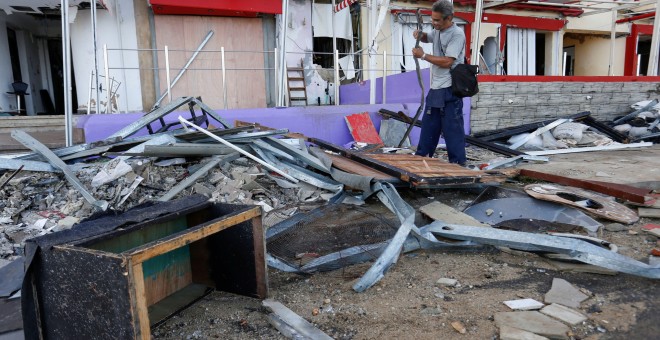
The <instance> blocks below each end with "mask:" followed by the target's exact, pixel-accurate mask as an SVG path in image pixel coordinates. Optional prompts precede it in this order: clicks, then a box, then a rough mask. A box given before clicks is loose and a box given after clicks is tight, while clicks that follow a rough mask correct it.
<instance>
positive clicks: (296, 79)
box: [286, 59, 307, 106]
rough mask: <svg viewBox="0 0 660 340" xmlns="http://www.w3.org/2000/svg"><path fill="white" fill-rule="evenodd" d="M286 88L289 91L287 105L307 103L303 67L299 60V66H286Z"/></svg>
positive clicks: (303, 104) (304, 104)
mask: <svg viewBox="0 0 660 340" xmlns="http://www.w3.org/2000/svg"><path fill="white" fill-rule="evenodd" d="M286 79H287V89H288V91H289V106H306V105H307V88H306V87H305V68H304V67H303V61H302V59H301V60H300V67H287V68H286Z"/></svg>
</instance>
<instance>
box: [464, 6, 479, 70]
mask: <svg viewBox="0 0 660 340" xmlns="http://www.w3.org/2000/svg"><path fill="white" fill-rule="evenodd" d="M483 8H484V1H483V0H477V4H476V8H475V10H474V24H473V25H472V29H473V30H474V33H472V36H473V37H474V38H473V40H472V55H471V58H470V64H472V65H479V31H480V30H481V14H482V12H483ZM461 61H462V60H461Z"/></svg>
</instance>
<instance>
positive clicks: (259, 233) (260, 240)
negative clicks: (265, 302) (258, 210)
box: [252, 216, 268, 299]
mask: <svg viewBox="0 0 660 340" xmlns="http://www.w3.org/2000/svg"><path fill="white" fill-rule="evenodd" d="M252 237H253V238H254V267H255V274H256V275H255V276H256V279H257V282H256V284H257V297H258V298H260V299H265V298H267V297H268V269H267V267H266V266H267V264H266V232H265V230H264V227H263V225H262V224H261V216H259V217H253V218H252Z"/></svg>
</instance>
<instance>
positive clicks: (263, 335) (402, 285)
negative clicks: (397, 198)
mask: <svg viewBox="0 0 660 340" xmlns="http://www.w3.org/2000/svg"><path fill="white" fill-rule="evenodd" d="M524 167H528V168H533V169H537V170H541V171H546V172H551V173H555V174H559V175H564V176H569V177H575V178H584V179H595V180H601V181H610V182H621V183H638V182H651V185H653V183H655V185H657V183H658V182H660V146H659V145H656V146H654V147H652V148H645V149H639V150H625V151H607V152H591V153H580V154H567V155H561V156H553V157H552V158H551V162H550V163H547V164H542V165H524ZM526 183H528V182H526ZM526 183H520V182H516V181H513V182H511V183H507V184H505V186H507V187H508V188H517V189H520V188H522V185H523V184H526ZM648 184H649V183H647V185H648ZM478 192H479V190H464V189H448V190H434V191H405V192H402V196H403V197H404V199H406V200H407V201H408V202H409V203H410V204H411V205H413V206H414V207H416V208H418V207H420V206H422V205H424V204H427V203H429V202H431V201H432V200H437V201H440V202H442V203H445V204H447V205H450V206H453V207H455V208H457V209H459V210H462V209H463V208H465V206H466V205H467V204H468V203H469V202H470V201H471V200H473V199H474V198H475V197H476V196H477V194H478ZM368 203H369V207H371V208H372V209H374V210H375V211H383V207H382V205H380V203H378V201H377V200H375V199H374V200H373V201H369V202H368ZM429 222H430V220H428V219H426V218H425V217H423V216H421V215H420V214H419V213H418V216H417V221H416V223H417V225H419V226H422V225H424V224H425V223H429ZM601 222H602V223H604V224H608V223H610V222H609V221H605V220H601ZM648 223H656V224H657V223H660V220H658V219H648V218H642V219H641V220H640V221H639V222H637V223H635V224H633V225H631V226H629V229H628V230H623V231H617V232H611V231H602V232H601V233H600V234H599V235H598V236H599V237H600V238H601V239H604V240H607V241H610V242H613V243H615V244H616V245H618V247H619V252H620V253H622V254H624V255H626V256H629V257H632V258H634V259H636V260H639V261H642V262H645V263H646V262H647V261H648V256H649V255H648V254H649V252H650V250H651V249H652V248H654V247H658V246H659V245H658V243H657V242H658V241H657V239H656V238H655V237H653V236H649V235H648V234H647V233H645V232H642V231H641V226H643V225H645V224H648ZM370 265H371V263H365V264H360V265H354V266H350V267H346V268H343V269H339V270H336V271H332V272H326V273H319V274H315V275H311V276H300V275H295V274H287V273H284V272H280V271H277V270H273V269H269V272H268V275H269V285H270V297H271V298H273V299H276V300H278V301H280V302H281V303H283V304H284V305H286V306H287V307H289V308H290V309H291V310H293V311H294V312H296V313H297V314H299V315H300V316H302V317H303V318H305V319H306V320H308V321H310V322H311V323H313V324H314V325H316V326H317V327H318V328H319V329H321V330H322V331H324V332H325V333H327V334H328V335H330V336H331V337H333V338H335V339H460V338H464V339H497V338H498V334H499V332H498V328H497V327H496V325H495V322H494V321H493V315H494V314H495V313H497V312H506V311H510V310H509V308H508V307H507V306H505V305H504V304H503V301H506V300H513V299H520V298H533V299H536V300H538V301H543V297H544V295H545V293H546V292H547V291H548V290H549V289H550V287H551V284H552V280H553V278H562V279H565V280H567V281H568V282H570V283H572V284H573V285H575V286H576V287H578V288H583V289H585V290H586V291H588V292H589V293H590V298H589V299H587V300H586V301H584V302H583V303H582V305H581V308H580V311H581V312H582V313H583V314H585V315H586V316H587V317H588V320H587V321H585V322H583V323H581V324H578V325H577V326H573V327H571V332H570V336H571V338H573V339H655V338H657V336H658V334H660V320H659V319H658V315H660V303H659V302H660V294H659V293H660V289H659V288H660V287H659V285H658V281H657V280H651V279H646V278H641V277H636V276H632V275H627V274H617V275H603V274H592V273H576V272H562V271H558V270H557V269H556V267H554V266H553V265H551V264H549V263H548V262H547V261H546V260H545V259H544V258H542V257H539V256H537V255H535V254H531V253H523V252H504V251H499V250H495V249H492V250H490V251H476V252H475V251H471V252H455V253H440V252H427V251H417V252H413V253H408V254H404V255H402V256H401V257H400V258H399V261H398V262H397V263H396V264H395V265H394V266H393V267H392V268H391V269H390V270H389V272H387V273H386V275H385V277H384V278H383V279H382V280H381V281H380V282H379V283H378V284H376V285H375V286H374V287H372V288H370V289H368V290H367V291H366V292H363V293H356V292H355V291H353V290H352V289H351V286H352V285H353V284H354V283H355V281H356V279H357V278H359V277H360V276H361V275H362V274H364V272H365V271H366V270H367V269H368V268H369V267H370ZM440 278H453V279H456V280H458V282H459V285H457V286H456V287H441V286H438V285H437V284H436V281H437V280H438V279H440ZM266 315H267V311H266V310H265V309H264V308H262V307H261V301H260V300H258V299H254V298H247V297H241V296H236V295H232V294H227V293H223V292H213V293H211V294H210V295H208V296H206V297H205V298H203V299H202V300H200V301H199V302H197V303H195V304H193V305H192V306H191V307H190V308H188V309H186V310H184V311H182V312H181V313H179V314H178V315H176V316H174V317H172V318H171V319H169V320H168V321H166V322H165V323H163V324H162V325H160V326H158V327H156V328H155V329H153V330H152V334H153V335H154V337H155V338H159V339H207V338H218V339H283V338H284V337H283V336H282V335H281V334H279V332H278V331H277V330H275V329H274V328H273V327H272V326H271V325H270V324H269V323H268V320H267V317H266ZM455 321H460V322H461V323H462V324H463V325H465V328H466V331H467V332H466V333H465V334H459V333H458V332H457V331H456V330H455V329H454V328H453V327H452V326H451V323H452V322H455Z"/></svg>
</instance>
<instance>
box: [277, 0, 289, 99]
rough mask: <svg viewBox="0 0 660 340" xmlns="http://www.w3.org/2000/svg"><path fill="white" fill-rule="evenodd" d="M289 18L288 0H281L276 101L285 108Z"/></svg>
mask: <svg viewBox="0 0 660 340" xmlns="http://www.w3.org/2000/svg"><path fill="white" fill-rule="evenodd" d="M288 17H289V1H288V0H282V29H281V30H280V34H281V35H282V36H281V43H280V48H281V49H282V51H280V53H282V57H281V58H280V79H278V81H279V84H280V86H279V91H280V93H279V95H278V100H279V105H278V106H280V107H283V106H286V101H285V100H284V93H285V92H286V74H287V72H286V41H287V31H288V27H289V25H288V23H287V20H288Z"/></svg>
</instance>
